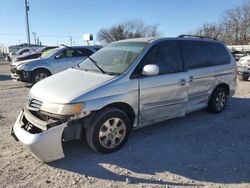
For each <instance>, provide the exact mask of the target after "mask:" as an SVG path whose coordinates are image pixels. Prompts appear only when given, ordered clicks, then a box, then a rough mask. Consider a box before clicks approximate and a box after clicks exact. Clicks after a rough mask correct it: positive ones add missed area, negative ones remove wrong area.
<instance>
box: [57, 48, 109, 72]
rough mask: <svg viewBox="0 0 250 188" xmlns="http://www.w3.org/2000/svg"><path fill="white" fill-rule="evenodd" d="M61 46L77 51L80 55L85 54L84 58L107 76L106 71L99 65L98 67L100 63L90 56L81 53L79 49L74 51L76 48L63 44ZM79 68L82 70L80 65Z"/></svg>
mask: <svg viewBox="0 0 250 188" xmlns="http://www.w3.org/2000/svg"><path fill="white" fill-rule="evenodd" d="M61 46H64V47H67V48H70V49H72V50H75V51H77V52H79V53H80V54H83V55H84V56H86V57H87V58H88V59H89V60H90V61H91V62H92V63H93V64H94V65H95V66H96V67H97V68H98V69H99V70H100V71H101V72H102V73H103V74H106V71H104V70H103V69H102V68H101V67H100V66H99V65H98V63H97V62H96V61H95V60H94V59H92V58H91V57H90V56H88V55H87V54H85V53H83V52H82V51H80V50H78V49H74V48H72V47H70V46H67V45H65V44H61ZM77 66H78V67H79V68H80V66H79V64H78V65H77Z"/></svg>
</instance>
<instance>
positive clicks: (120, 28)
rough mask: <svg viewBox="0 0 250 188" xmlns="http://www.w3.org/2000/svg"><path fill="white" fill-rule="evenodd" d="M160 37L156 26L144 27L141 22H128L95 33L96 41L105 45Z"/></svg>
mask: <svg viewBox="0 0 250 188" xmlns="http://www.w3.org/2000/svg"><path fill="white" fill-rule="evenodd" d="M156 36H160V32H159V31H158V25H146V24H145V23H144V22H143V21H141V20H129V21H126V22H122V23H119V24H116V25H113V26H111V27H110V28H105V29H101V30H100V31H99V32H98V33H97V39H98V40H99V41H103V42H106V43H110V42H114V41H118V40H122V39H129V38H140V37H156Z"/></svg>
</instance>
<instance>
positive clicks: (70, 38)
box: [69, 36, 72, 46]
mask: <svg viewBox="0 0 250 188" xmlns="http://www.w3.org/2000/svg"><path fill="white" fill-rule="evenodd" d="M69 40H70V45H71V46H72V36H70V37H69Z"/></svg>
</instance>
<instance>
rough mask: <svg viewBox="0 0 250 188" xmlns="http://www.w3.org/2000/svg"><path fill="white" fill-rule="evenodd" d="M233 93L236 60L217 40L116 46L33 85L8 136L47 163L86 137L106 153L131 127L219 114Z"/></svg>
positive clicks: (186, 38) (138, 41) (117, 145)
mask: <svg viewBox="0 0 250 188" xmlns="http://www.w3.org/2000/svg"><path fill="white" fill-rule="evenodd" d="M235 88H236V64H235V61H234V58H233V57H232V55H231V53H230V52H229V50H228V49H227V48H226V46H225V45H224V44H223V43H221V42H219V41H217V40H215V39H209V38H204V37H196V36H179V37H177V38H142V39H130V40H123V41H118V42H114V43H111V44H109V45H107V46H106V47H104V48H103V49H101V50H100V51H98V52H96V53H95V54H93V55H92V56H91V57H88V58H87V59H86V60H84V61H83V62H82V63H80V64H79V66H77V67H75V68H71V69H68V70H66V71H63V72H61V73H59V74H56V75H54V76H51V77H49V78H46V79H44V80H42V81H41V82H38V83H37V84H35V85H34V86H33V87H32V88H31V90H30V92H29V94H28V97H27V103H26V106H25V107H24V109H23V110H22V111H21V113H20V114H19V116H18V118H17V120H16V122H15V124H14V126H13V129H12V135H13V136H14V137H15V138H16V139H17V140H20V141H21V142H22V143H23V144H25V145H27V146H28V148H29V149H30V151H31V152H32V153H33V154H34V155H35V156H36V157H38V158H39V159H40V160H42V161H44V162H49V161H53V160H56V159H60V158H63V157H64V153H63V149H62V141H69V140H74V139H80V138H81V137H83V133H84V132H86V139H87V142H88V144H89V145H90V147H91V148H92V149H94V150H95V151H97V152H100V153H109V152H113V151H115V150H117V149H119V148H120V147H121V146H122V145H123V144H124V143H125V142H126V140H127V139H128V136H129V133H130V132H131V130H132V129H136V128H141V127H144V126H146V125H150V124H154V123H157V122H160V121H163V120H167V119H171V118H176V117H181V116H185V115H186V114H188V113H190V112H193V111H197V110H200V109H204V108H207V109H208V110H209V111H210V112H212V113H220V112H221V111H222V110H223V109H224V108H225V105H226V103H227V99H228V97H229V96H231V95H233V94H234V92H235ZM84 129H86V131H83V130H84Z"/></svg>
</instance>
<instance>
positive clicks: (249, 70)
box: [237, 67, 250, 76]
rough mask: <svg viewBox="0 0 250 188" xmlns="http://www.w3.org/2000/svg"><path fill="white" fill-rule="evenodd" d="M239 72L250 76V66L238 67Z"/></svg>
mask: <svg viewBox="0 0 250 188" xmlns="http://www.w3.org/2000/svg"><path fill="white" fill-rule="evenodd" d="M237 73H238V74H239V75H248V76H250V67H237Z"/></svg>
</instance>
